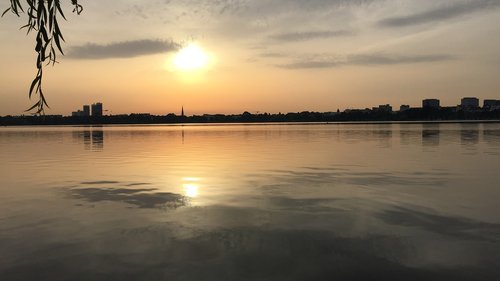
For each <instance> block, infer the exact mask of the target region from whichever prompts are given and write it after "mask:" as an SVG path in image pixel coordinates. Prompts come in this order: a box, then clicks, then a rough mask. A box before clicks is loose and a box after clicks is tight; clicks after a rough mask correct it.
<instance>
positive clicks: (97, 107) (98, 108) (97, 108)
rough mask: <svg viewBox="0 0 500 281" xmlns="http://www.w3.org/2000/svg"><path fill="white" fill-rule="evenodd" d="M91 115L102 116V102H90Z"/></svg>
mask: <svg viewBox="0 0 500 281" xmlns="http://www.w3.org/2000/svg"><path fill="white" fill-rule="evenodd" d="M92 116H94V117H101V116H102V103H100V102H98V103H94V104H92Z"/></svg>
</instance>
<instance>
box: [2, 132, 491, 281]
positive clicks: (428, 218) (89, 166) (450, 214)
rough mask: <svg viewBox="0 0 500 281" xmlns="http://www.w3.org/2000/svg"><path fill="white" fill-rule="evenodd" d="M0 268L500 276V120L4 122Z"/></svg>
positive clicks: (92, 275)
mask: <svg viewBox="0 0 500 281" xmlns="http://www.w3.org/2000/svg"><path fill="white" fill-rule="evenodd" d="M0 157H1V158H0V159H1V160H2V162H1V164H0V280H2V281H7V280H51V281H53V280H308V281H309V280H500V169H499V167H500V124H423V125H422V124H402V125H400V124H385V125H380V124H378V125H347V124H345V125H325V124H322V125H248V126H245V125H231V126H140V127H126V126H124V127H26V128H0Z"/></svg>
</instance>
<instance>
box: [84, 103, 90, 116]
mask: <svg viewBox="0 0 500 281" xmlns="http://www.w3.org/2000/svg"><path fill="white" fill-rule="evenodd" d="M83 116H85V117H89V116H90V106H89V105H84V106H83Z"/></svg>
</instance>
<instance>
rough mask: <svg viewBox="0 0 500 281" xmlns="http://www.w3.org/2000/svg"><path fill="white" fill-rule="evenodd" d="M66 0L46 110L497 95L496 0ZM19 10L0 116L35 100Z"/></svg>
mask: <svg viewBox="0 0 500 281" xmlns="http://www.w3.org/2000/svg"><path fill="white" fill-rule="evenodd" d="M66 2H68V3H69V2H70V1H69V0H68V1H66ZM68 3H67V4H65V8H66V14H67V18H68V21H66V22H61V23H60V24H61V29H62V32H63V35H64V37H65V39H66V43H65V44H64V45H63V49H64V51H65V56H64V57H63V56H60V57H59V58H58V60H59V62H60V63H58V64H56V65H55V66H54V67H47V68H46V70H45V73H44V75H45V77H44V81H43V87H44V91H45V95H46V98H47V100H48V103H49V105H50V108H49V109H47V110H46V114H64V115H68V114H70V113H71V112H72V111H75V110H77V109H81V106H82V105H83V104H91V103H95V102H102V103H103V104H104V108H105V110H107V111H106V114H123V113H146V112H147V113H152V114H162V115H163V114H167V113H172V112H173V113H177V114H179V113H180V109H181V107H182V106H184V108H185V112H186V114H187V115H192V114H203V113H225V114H232V113H241V112H243V111H249V112H252V113H257V112H270V113H278V112H299V111H322V112H325V111H336V110H337V109H340V110H344V109H349V108H366V107H373V106H377V105H379V104H391V105H392V106H393V107H395V108H396V109H397V108H399V106H400V105H401V104H409V105H411V106H415V107H417V106H420V105H421V100H422V99H424V98H438V99H440V100H441V104H442V105H457V104H458V103H459V102H460V99H461V98H462V97H465V96H476V97H478V98H480V99H481V100H482V99H500V90H499V89H500V0H474V1H471V0H454V1H445V0H432V1H429V0H419V1H415V0H309V1H304V0H147V1H146V0H120V1H88V0H87V1H86V0H80V3H81V4H82V5H83V6H84V11H83V13H82V14H80V15H74V14H71V10H72V7H70V6H69V4H68ZM2 5H3V6H7V5H8V3H7V2H5V3H3V4H2ZM0 8H1V9H2V10H3V9H4V8H2V7H1V6H0ZM5 8H7V7H5ZM25 21H26V17H21V18H17V17H16V16H14V15H13V14H6V15H5V16H4V17H3V18H1V19H0V40H1V42H2V44H1V45H0V50H1V52H0V60H1V62H2V63H1V64H0V85H1V87H0V115H19V114H24V110H25V109H27V108H29V107H30V106H31V104H33V103H34V102H35V101H34V100H31V101H30V100H29V99H28V89H29V85H30V84H31V80H32V79H33V78H34V75H35V73H36V68H35V59H36V57H35V56H36V54H35V52H34V37H33V36H34V35H33V34H30V35H26V34H25V32H24V31H20V30H19V27H21V26H22V25H24V23H25ZM189 46H196V48H198V50H202V52H203V56H204V58H205V61H204V63H203V66H202V67H200V68H199V69H192V70H186V69H182V68H180V67H179V66H178V65H176V63H175V61H176V58H178V54H179V52H182V50H183V49H185V48H186V47H189Z"/></svg>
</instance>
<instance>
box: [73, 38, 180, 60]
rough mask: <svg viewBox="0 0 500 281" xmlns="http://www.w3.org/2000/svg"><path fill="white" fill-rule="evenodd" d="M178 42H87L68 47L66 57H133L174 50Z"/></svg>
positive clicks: (98, 58)
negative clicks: (103, 43)
mask: <svg viewBox="0 0 500 281" xmlns="http://www.w3.org/2000/svg"><path fill="white" fill-rule="evenodd" d="M179 48H180V44H178V43H175V42H173V41H165V40H151V39H145V40H135V41H123V42H113V43H110V44H105V45H100V44H95V43H88V44H86V45H82V46H74V47H71V48H70V49H69V52H68V57H70V58H74V59H95V60H100V59H112V58H133V57H138V56H145V55H153V54H159V53H165V52H172V51H176V50H178V49H179Z"/></svg>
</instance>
